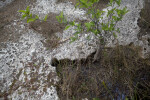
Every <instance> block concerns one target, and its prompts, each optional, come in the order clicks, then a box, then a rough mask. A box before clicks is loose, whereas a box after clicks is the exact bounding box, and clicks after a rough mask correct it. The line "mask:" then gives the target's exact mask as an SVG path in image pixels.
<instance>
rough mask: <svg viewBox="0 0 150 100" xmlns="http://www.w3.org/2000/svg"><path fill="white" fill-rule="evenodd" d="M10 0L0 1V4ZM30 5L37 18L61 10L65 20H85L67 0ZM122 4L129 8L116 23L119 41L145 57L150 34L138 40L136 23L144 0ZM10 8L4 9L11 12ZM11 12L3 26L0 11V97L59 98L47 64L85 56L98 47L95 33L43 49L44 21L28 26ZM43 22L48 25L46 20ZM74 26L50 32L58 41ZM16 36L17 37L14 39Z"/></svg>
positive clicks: (44, 0) (52, 71)
mask: <svg viewBox="0 0 150 100" xmlns="http://www.w3.org/2000/svg"><path fill="white" fill-rule="evenodd" d="M9 1H10V0H4V1H0V7H2V6H3V5H4V3H5V4H6V2H9ZM16 1H18V2H20V3H21V4H22V3H24V2H23V1H22V2H21V1H20V0H15V1H13V2H12V3H10V5H11V4H13V3H14V2H16ZM25 1H26V0H25ZM29 1H30V0H29ZM29 1H28V3H27V2H26V5H30V3H29ZM15 4H16V5H15V6H19V4H18V5H17V3H15ZM1 5H2V6H1ZM30 6H31V11H32V12H33V14H38V15H39V16H40V18H43V17H44V16H45V15H46V14H49V13H56V14H58V13H60V12H61V11H63V12H64V14H65V16H67V18H68V20H73V19H80V20H85V19H87V18H86V16H85V15H84V14H85V11H84V10H82V9H75V7H74V6H73V5H72V3H70V2H65V3H56V0H37V1H36V3H34V4H32V5H30ZM124 6H127V9H128V10H130V11H129V12H128V13H127V14H126V15H125V16H124V18H123V20H122V21H121V22H119V23H118V25H117V27H120V28H121V30H120V31H121V33H120V34H118V41H119V44H121V45H128V44H130V43H133V44H135V45H137V46H142V48H143V56H144V57H146V56H147V55H148V54H149V52H150V45H149V37H150V36H149V34H148V33H147V34H145V35H142V37H141V38H142V39H139V38H138V34H139V31H140V27H139V26H138V24H137V23H138V19H139V18H140V11H141V9H142V8H143V0H122V3H121V8H123V7H124ZM5 7H7V6H5ZM8 7H9V6H8ZM21 8H22V7H21ZM7 9H8V8H7ZM9 9H12V8H9ZM9 9H8V10H6V11H8V12H10V11H9ZM14 9H16V10H15V11H17V10H21V9H20V8H19V7H18V8H16V7H14ZM105 10H106V9H105ZM1 11H3V8H1ZM14 14H17V15H18V13H10V14H9V13H7V14H5V15H7V17H6V18H8V20H9V18H10V19H11V20H10V21H9V24H6V25H5V22H7V21H4V20H5V18H3V13H1V12H0V18H3V19H4V20H0V28H2V30H3V31H0V99H2V100H3V99H10V98H11V99H12V100H20V99H21V100H58V96H57V91H56V89H55V87H54V86H53V85H54V84H55V83H56V82H57V81H58V80H59V79H58V77H57V76H56V72H55V67H52V66H51V65H50V62H51V58H57V59H58V60H59V59H64V58H68V59H71V60H73V59H79V58H86V57H87V56H88V55H89V54H91V53H93V52H94V51H95V49H96V48H97V43H96V41H97V40H96V39H95V36H94V35H91V40H88V39H86V37H87V36H88V35H87V34H83V35H81V36H80V37H81V38H80V39H79V40H77V41H75V42H73V43H71V44H70V43H69V41H66V42H65V43H63V44H61V45H60V46H59V47H58V48H55V49H54V50H53V51H52V50H46V48H45V47H44V46H43V42H42V41H45V38H46V37H44V35H42V34H43V31H42V30H40V27H39V25H42V26H41V27H42V28H45V27H43V26H44V25H43V24H44V23H41V24H39V23H37V25H36V23H35V26H34V25H33V27H29V25H28V24H25V23H24V22H23V21H20V20H19V19H18V17H16V16H15V15H14ZM11 16H12V17H13V18H11ZM6 20H7V19H6ZM1 25H3V26H1ZM45 25H46V26H47V25H49V24H48V23H45ZM53 27H54V26H53ZM56 27H57V25H56ZM34 28H35V29H34ZM73 29H74V27H70V28H69V29H68V30H66V31H62V30H61V31H59V32H57V29H55V30H54V31H53V32H57V34H59V35H58V36H60V35H61V36H60V41H63V40H65V39H68V38H69V37H70V36H72V35H73V34H74V32H75V31H74V30H73ZM9 30H10V31H9ZM47 30H48V28H45V30H44V31H45V32H47ZM7 31H9V32H7ZM49 31H50V32H48V33H47V34H50V33H51V32H52V30H49ZM5 32H6V34H7V35H6V34H5ZM38 32H39V33H40V32H41V33H42V34H39V33H38ZM16 36H18V37H17V38H16ZM5 37H9V38H5ZM3 38H5V40H3ZM9 39H10V40H9ZM12 40H16V41H12ZM50 45H51V44H50ZM114 45H115V42H112V39H109V41H108V46H114Z"/></svg>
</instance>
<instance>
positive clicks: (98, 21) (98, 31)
mask: <svg viewBox="0 0 150 100" xmlns="http://www.w3.org/2000/svg"><path fill="white" fill-rule="evenodd" d="M98 2H99V0H77V4H76V7H79V8H84V9H85V10H86V11H87V12H86V15H87V16H88V18H90V21H89V22H85V23H84V24H81V23H75V21H71V22H67V20H66V18H65V16H64V15H63V12H61V14H60V16H57V17H56V18H57V20H58V22H60V23H63V22H64V23H66V24H68V25H67V26H66V28H65V30H67V29H68V28H69V27H71V26H74V27H76V29H75V30H76V32H75V34H74V36H73V37H71V42H73V41H75V40H77V39H78V34H80V33H83V32H92V33H94V34H95V35H96V36H97V37H98V38H99V40H100V41H99V44H100V47H102V48H104V46H105V44H106V42H107V39H108V38H109V36H111V35H113V36H114V38H115V39H116V38H117V35H116V33H120V30H119V28H116V24H117V22H118V21H121V20H122V18H123V16H124V15H125V14H126V13H127V12H128V10H127V8H126V7H124V8H123V9H119V8H118V7H119V6H120V4H121V0H110V2H109V4H108V7H111V8H112V9H110V10H109V9H107V16H106V18H107V19H108V20H104V17H103V15H104V13H106V12H105V11H101V10H99V9H96V7H94V4H95V3H98ZM115 4H117V6H115ZM88 38H90V36H88ZM97 52H99V50H97ZM95 59H97V57H96V58H95Z"/></svg>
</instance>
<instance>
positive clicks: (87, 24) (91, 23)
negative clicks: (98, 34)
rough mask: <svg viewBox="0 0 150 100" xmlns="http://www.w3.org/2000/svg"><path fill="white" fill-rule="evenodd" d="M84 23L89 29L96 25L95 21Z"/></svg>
mask: <svg viewBox="0 0 150 100" xmlns="http://www.w3.org/2000/svg"><path fill="white" fill-rule="evenodd" d="M84 24H85V26H86V27H87V28H88V29H91V27H92V26H93V25H94V24H93V22H89V23H84Z"/></svg>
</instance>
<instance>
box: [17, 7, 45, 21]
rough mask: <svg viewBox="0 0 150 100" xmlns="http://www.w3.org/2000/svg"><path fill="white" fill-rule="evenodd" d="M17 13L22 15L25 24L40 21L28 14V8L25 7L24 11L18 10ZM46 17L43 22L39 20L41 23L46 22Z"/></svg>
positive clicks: (35, 16)
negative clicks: (25, 21)
mask: <svg viewBox="0 0 150 100" xmlns="http://www.w3.org/2000/svg"><path fill="white" fill-rule="evenodd" d="M19 12H21V13H22V19H26V20H27V23H30V22H34V21H36V20H40V19H39V16H38V15H33V14H32V13H31V12H30V7H29V6H27V8H26V10H19ZM47 16H48V15H46V16H45V18H44V19H43V20H41V21H46V20H47Z"/></svg>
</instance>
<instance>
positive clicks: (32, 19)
mask: <svg viewBox="0 0 150 100" xmlns="http://www.w3.org/2000/svg"><path fill="white" fill-rule="evenodd" d="M35 20H36V19H35V18H29V19H27V23H30V22H33V21H35Z"/></svg>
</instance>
